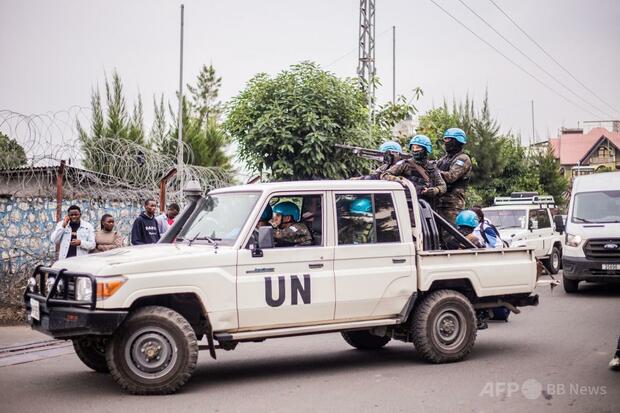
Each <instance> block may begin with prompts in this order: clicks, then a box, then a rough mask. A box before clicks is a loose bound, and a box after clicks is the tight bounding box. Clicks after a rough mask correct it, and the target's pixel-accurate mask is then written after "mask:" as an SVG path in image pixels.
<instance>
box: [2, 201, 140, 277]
mask: <svg viewBox="0 0 620 413" xmlns="http://www.w3.org/2000/svg"><path fill="white" fill-rule="evenodd" d="M73 204H75V205H78V206H79V207H80V208H81V210H82V219H83V220H86V221H88V222H90V223H91V224H92V225H93V227H95V230H96V229H98V228H99V220H100V219H101V216H102V215H103V214H106V213H108V214H111V215H112V216H114V218H115V220H116V230H117V231H120V232H121V233H122V234H123V236H125V238H126V239H125V244H126V245H127V244H128V239H129V234H130V233H131V226H132V224H133V221H134V219H135V218H136V217H137V216H138V214H139V213H140V211H141V209H142V202H140V201H112V200H90V199H76V200H72V201H63V203H62V213H63V215H65V214H66V213H67V208H68V207H69V205H73ZM55 225H56V200H55V199H52V198H43V197H29V198H16V197H10V198H7V197H4V198H0V256H1V261H0V272H1V273H6V272H16V271H19V270H20V269H22V270H29V269H28V268H30V267H33V266H34V265H36V264H38V263H49V262H50V261H51V260H53V257H54V253H55V246H54V244H53V243H52V242H51V241H50V239H49V236H50V234H51V232H52V230H53V229H54V227H55Z"/></svg>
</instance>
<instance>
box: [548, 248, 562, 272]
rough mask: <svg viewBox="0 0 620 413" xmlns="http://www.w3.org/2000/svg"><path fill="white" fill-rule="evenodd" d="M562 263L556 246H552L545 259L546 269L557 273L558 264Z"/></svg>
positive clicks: (558, 269)
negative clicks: (549, 253)
mask: <svg viewBox="0 0 620 413" xmlns="http://www.w3.org/2000/svg"><path fill="white" fill-rule="evenodd" d="M561 264H562V257H561V256H560V250H559V249H558V247H553V249H552V250H551V255H549V258H548V259H547V269H548V270H549V272H550V273H551V274H557V273H558V272H559V271H560V265H561Z"/></svg>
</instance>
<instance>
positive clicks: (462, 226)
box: [446, 209, 484, 250]
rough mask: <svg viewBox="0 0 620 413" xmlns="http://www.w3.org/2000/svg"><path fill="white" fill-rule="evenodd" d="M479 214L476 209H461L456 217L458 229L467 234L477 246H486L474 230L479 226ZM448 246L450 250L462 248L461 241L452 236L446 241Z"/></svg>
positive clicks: (464, 234) (466, 236)
mask: <svg viewBox="0 0 620 413" xmlns="http://www.w3.org/2000/svg"><path fill="white" fill-rule="evenodd" d="M478 224H479V222H478V216H477V215H476V213H475V212H474V211H471V210H469V209H468V210H465V211H461V212H460V213H459V214H458V215H457V217H456V229H457V230H458V231H459V232H460V233H461V234H463V236H465V238H467V239H468V240H469V241H471V243H472V244H474V245H475V246H476V248H484V245H483V244H482V241H481V240H480V239H479V238H478V237H477V236H476V235H475V234H474V230H475V229H476V227H477V226H478ZM446 247H447V248H448V249H450V250H456V249H460V248H462V247H461V245H460V244H459V242H458V241H457V240H456V239H454V238H452V237H451V238H450V239H448V240H447V242H446Z"/></svg>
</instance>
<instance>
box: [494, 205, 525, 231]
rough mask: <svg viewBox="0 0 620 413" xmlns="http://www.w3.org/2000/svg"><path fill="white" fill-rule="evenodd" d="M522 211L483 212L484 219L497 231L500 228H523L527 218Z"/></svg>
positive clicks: (500, 210)
mask: <svg viewBox="0 0 620 413" xmlns="http://www.w3.org/2000/svg"><path fill="white" fill-rule="evenodd" d="M525 213H526V211H525V210H523V209H494V210H484V218H485V219H488V220H489V221H491V223H492V224H493V225H495V226H496V227H497V228H498V229H502V228H523V229H525V223H526V222H527V217H526V216H525Z"/></svg>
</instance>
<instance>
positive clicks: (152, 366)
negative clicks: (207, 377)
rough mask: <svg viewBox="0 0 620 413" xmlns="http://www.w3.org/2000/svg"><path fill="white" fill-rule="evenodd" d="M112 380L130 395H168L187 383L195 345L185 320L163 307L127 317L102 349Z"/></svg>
mask: <svg viewBox="0 0 620 413" xmlns="http://www.w3.org/2000/svg"><path fill="white" fill-rule="evenodd" d="M106 360H107V363H108V366H109V368H110V372H111V373H112V376H113V377H114V380H116V382H117V383H118V384H119V385H120V386H121V387H122V388H123V389H124V390H126V391H128V392H129V393H132V394H169V393H174V392H176V391H177V390H178V389H179V388H181V386H183V385H184V384H185V383H186V382H187V380H189V378H190V376H191V375H192V372H193V371H194V368H195V367H196V362H197V360H198V342H197V340H196V334H195V333H194V330H193V329H192V326H191V325H190V324H189V323H188V322H187V320H186V319H185V318H183V316H182V315H181V314H179V313H177V312H176V311H174V310H171V309H169V308H166V307H159V306H150V307H143V308H140V309H138V310H136V311H135V312H134V313H133V314H131V315H130V316H129V317H128V318H127V320H126V321H125V323H124V324H123V325H122V326H121V327H120V328H119V330H118V331H117V333H116V334H115V335H114V337H113V339H112V341H111V342H110V344H109V345H108V347H107V349H106Z"/></svg>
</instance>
